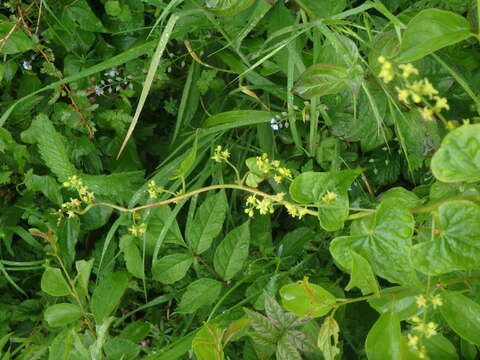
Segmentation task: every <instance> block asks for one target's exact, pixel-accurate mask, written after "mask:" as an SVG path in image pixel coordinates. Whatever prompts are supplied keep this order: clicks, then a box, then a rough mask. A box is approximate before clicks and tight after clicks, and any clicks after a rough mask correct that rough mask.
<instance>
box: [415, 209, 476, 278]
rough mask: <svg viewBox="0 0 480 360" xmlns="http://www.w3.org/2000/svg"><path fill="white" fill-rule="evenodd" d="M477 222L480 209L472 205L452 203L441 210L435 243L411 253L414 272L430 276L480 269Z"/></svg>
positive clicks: (417, 247) (427, 244) (418, 245)
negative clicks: (415, 270) (417, 271)
mask: <svg viewBox="0 0 480 360" xmlns="http://www.w3.org/2000/svg"><path fill="white" fill-rule="evenodd" d="M478 219H480V206H478V205H477V204H475V203H473V202H471V201H467V200H459V201H452V202H449V203H446V204H443V205H442V206H440V208H439V209H438V221H437V222H436V225H437V230H436V231H435V232H434V234H433V239H432V240H430V241H425V242H422V243H420V244H417V245H415V246H414V247H413V249H412V261H413V264H414V266H415V268H416V269H417V270H419V271H421V272H423V273H425V274H429V275H439V274H445V273H448V272H450V271H455V270H467V269H475V268H478V267H479V265H480V249H479V247H478V240H479V239H480V227H479V226H478Z"/></svg>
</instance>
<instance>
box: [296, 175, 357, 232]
mask: <svg viewBox="0 0 480 360" xmlns="http://www.w3.org/2000/svg"><path fill="white" fill-rule="evenodd" d="M361 172H362V170H361V169H355V170H342V171H330V172H304V173H303V174H300V175H299V176H297V177H296V178H295V179H294V180H293V181H292V183H291V185H290V190H289V191H290V195H291V196H292V198H293V199H294V200H295V201H297V202H299V203H303V204H305V203H307V204H308V203H314V204H318V205H319V206H320V207H319V209H318V219H319V221H320V225H321V226H322V228H324V229H325V230H327V231H335V230H340V229H341V228H343V224H344V221H345V219H346V218H347V217H348V213H349V200H348V188H349V187H350V185H351V184H352V182H353V181H354V180H355V178H356V177H357V176H358V175H359V174H360V173H361ZM329 192H331V193H334V194H335V195H336V198H335V199H332V200H331V201H329V202H326V201H323V200H322V198H323V197H324V196H325V195H326V194H327V193H329Z"/></svg>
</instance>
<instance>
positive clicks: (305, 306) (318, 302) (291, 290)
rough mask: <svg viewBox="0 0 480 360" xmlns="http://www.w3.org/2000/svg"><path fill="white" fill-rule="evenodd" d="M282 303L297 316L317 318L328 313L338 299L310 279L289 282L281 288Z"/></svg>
mask: <svg viewBox="0 0 480 360" xmlns="http://www.w3.org/2000/svg"><path fill="white" fill-rule="evenodd" d="M280 297H281V299H282V305H283V307H284V308H285V309H287V310H288V311H290V312H292V313H294V314H295V315H297V316H300V317H304V316H308V317H310V318H316V317H320V316H323V315H325V314H327V313H328V312H329V311H330V310H331V309H332V308H333V306H334V305H335V303H336V301H337V299H336V298H335V296H333V295H332V294H331V293H330V292H328V291H327V290H325V289H324V288H322V287H321V286H318V285H315V284H311V283H309V282H308V279H304V280H302V281H297V282H296V283H292V284H288V285H285V286H283V287H282V288H281V289H280Z"/></svg>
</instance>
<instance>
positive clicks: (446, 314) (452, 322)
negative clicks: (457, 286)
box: [440, 292, 480, 346]
mask: <svg viewBox="0 0 480 360" xmlns="http://www.w3.org/2000/svg"><path fill="white" fill-rule="evenodd" d="M442 298H443V305H442V306H441V307H440V312H441V313H442V316H443V318H444V319H445V321H446V322H447V323H448V325H449V326H450V327H451V328H452V329H453V330H454V331H455V332H456V333H457V334H458V335H460V336H461V337H462V338H464V339H465V340H467V341H469V342H471V343H473V344H475V345H477V346H480V304H478V303H476V302H475V301H473V300H471V299H469V298H468V297H466V296H465V295H462V294H460V293H457V292H448V293H446V294H442Z"/></svg>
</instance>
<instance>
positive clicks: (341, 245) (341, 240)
mask: <svg viewBox="0 0 480 360" xmlns="http://www.w3.org/2000/svg"><path fill="white" fill-rule="evenodd" d="M414 225H415V221H414V219H413V216H412V214H411V213H410V211H409V210H407V209H406V208H405V207H403V206H402V205H401V204H399V203H397V202H396V201H384V202H382V203H381V204H380V206H379V207H378V209H377V211H376V212H375V214H374V215H373V216H369V217H365V218H363V219H360V220H356V221H355V222H354V223H352V228H351V234H352V235H351V236H341V237H337V238H335V239H334V240H333V241H332V242H331V243H330V253H331V254H332V256H333V258H334V259H335V261H336V262H337V263H338V264H339V265H340V266H341V267H343V268H345V269H349V268H350V266H351V264H352V259H351V256H350V250H354V251H355V252H356V253H358V254H359V255H361V256H362V257H364V258H365V259H366V260H367V261H368V262H369V263H370V265H371V266H372V269H373V271H374V272H375V274H377V275H378V276H380V277H383V278H384V279H387V280H388V281H390V282H393V283H400V284H403V283H408V284H410V282H411V281H412V279H413V276H414V272H413V269H412V266H411V264H410V260H409V251H408V249H409V248H410V247H411V246H412V234H413V228H414Z"/></svg>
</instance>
